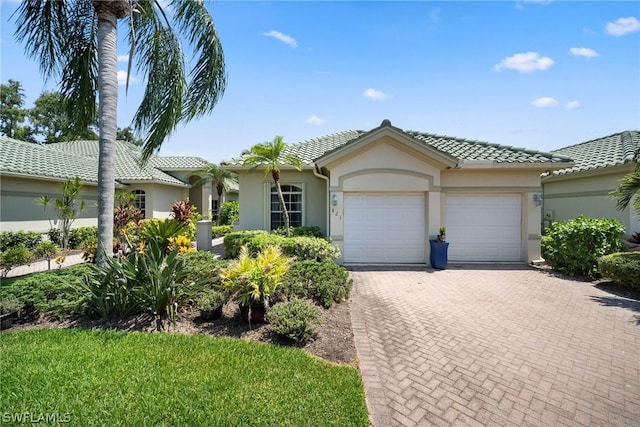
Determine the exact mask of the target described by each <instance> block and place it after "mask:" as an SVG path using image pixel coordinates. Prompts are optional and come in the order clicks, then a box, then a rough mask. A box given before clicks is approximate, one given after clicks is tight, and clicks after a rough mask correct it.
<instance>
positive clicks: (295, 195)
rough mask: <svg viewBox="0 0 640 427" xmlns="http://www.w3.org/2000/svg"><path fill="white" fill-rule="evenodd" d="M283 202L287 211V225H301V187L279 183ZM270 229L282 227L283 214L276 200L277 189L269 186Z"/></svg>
mask: <svg viewBox="0 0 640 427" xmlns="http://www.w3.org/2000/svg"><path fill="white" fill-rule="evenodd" d="M280 188H281V189H282V195H283V197H284V204H285V206H286V207H287V212H289V226H290V227H300V226H302V225H303V224H302V188H301V187H298V186H295V185H281V186H280ZM270 212H271V229H272V230H275V229H277V228H281V227H284V216H283V215H282V210H281V209H280V202H279V201H278V190H276V187H275V185H274V186H272V187H271V211H270Z"/></svg>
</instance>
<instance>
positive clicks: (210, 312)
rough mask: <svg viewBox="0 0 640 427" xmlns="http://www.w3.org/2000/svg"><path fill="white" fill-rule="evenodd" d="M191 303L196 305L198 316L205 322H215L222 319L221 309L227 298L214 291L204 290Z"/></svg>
mask: <svg viewBox="0 0 640 427" xmlns="http://www.w3.org/2000/svg"><path fill="white" fill-rule="evenodd" d="M193 301H194V302H195V303H196V306H197V307H198V310H200V316H201V317H202V318H204V319H206V320H216V319H219V318H220V317H222V307H223V306H224V304H225V303H226V302H227V296H226V295H225V294H224V293H222V292H220V291H216V290H215V289H204V290H203V291H202V292H199V293H198V294H197V295H196V296H195V298H194V299H193Z"/></svg>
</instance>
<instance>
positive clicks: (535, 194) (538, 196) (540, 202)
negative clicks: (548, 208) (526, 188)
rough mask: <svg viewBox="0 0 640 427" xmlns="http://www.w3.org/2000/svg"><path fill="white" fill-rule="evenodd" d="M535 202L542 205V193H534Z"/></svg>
mask: <svg viewBox="0 0 640 427" xmlns="http://www.w3.org/2000/svg"><path fill="white" fill-rule="evenodd" d="M533 203H535V205H536V206H542V194H538V193H534V194H533Z"/></svg>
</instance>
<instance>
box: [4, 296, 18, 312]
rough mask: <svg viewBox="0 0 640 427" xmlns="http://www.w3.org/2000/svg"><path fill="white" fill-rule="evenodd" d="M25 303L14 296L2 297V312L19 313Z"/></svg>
mask: <svg viewBox="0 0 640 427" xmlns="http://www.w3.org/2000/svg"><path fill="white" fill-rule="evenodd" d="M23 306H24V304H23V303H22V301H20V300H19V299H18V298H16V297H14V296H8V297H5V298H0V314H10V313H19V312H20V310H22V307H23Z"/></svg>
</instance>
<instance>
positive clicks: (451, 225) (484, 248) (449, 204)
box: [445, 194, 522, 261]
mask: <svg viewBox="0 0 640 427" xmlns="http://www.w3.org/2000/svg"><path fill="white" fill-rule="evenodd" d="M520 200H521V197H520V195H489V194H488V195H474V196H469V195H466V196H451V195H448V196H447V199H446V204H445V207H446V214H445V216H446V224H447V241H449V260H450V261H521V250H522V249H521V241H522V225H521V223H522V220H521V209H520Z"/></svg>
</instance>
